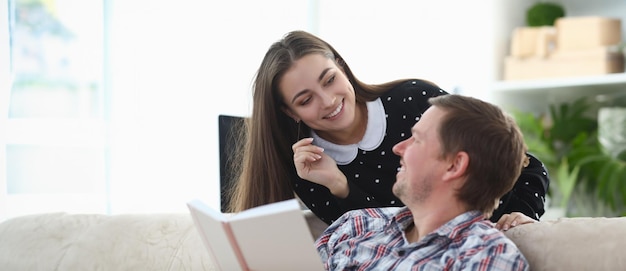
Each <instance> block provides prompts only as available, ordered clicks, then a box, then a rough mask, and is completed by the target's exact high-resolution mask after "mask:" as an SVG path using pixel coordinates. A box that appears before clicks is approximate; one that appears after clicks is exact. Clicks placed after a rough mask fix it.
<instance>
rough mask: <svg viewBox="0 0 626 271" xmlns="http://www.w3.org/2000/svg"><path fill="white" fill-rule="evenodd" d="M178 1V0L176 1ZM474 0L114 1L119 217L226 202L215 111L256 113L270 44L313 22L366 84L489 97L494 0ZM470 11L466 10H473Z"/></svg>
mask: <svg viewBox="0 0 626 271" xmlns="http://www.w3.org/2000/svg"><path fill="white" fill-rule="evenodd" d="M174 3H175V4H174ZM482 6H483V8H478V9H476V4H475V3H474V4H470V3H466V1H453V0H448V1H397V0H393V1H385V2H384V3H383V2H381V1H373V0H365V1H363V0H349V1H348V0H346V1H328V0H318V1H220V2H217V1H194V0H184V1H177V2H173V1H163V0H159V1H150V2H148V1H145V2H144V1H116V2H114V6H113V17H112V51H111V52H110V55H111V57H112V58H111V70H112V72H113V77H112V78H113V81H112V86H111V87H112V89H113V106H114V107H113V110H112V113H113V116H112V120H113V122H112V123H113V127H114V131H115V132H114V133H113V134H112V136H113V137H112V138H113V140H112V146H113V147H112V158H113V163H112V165H111V169H112V175H111V179H112V184H111V191H112V206H111V207H112V208H111V210H112V212H114V213H117V212H135V211H137V212H140V211H168V210H182V209H184V205H183V204H182V203H184V202H186V201H187V200H189V199H191V198H195V197H199V198H203V199H205V200H206V201H208V202H209V204H210V205H213V206H214V207H217V206H218V205H219V198H218V193H219V186H218V185H219V184H218V180H219V170H218V169H219V168H218V165H219V163H218V145H217V142H218V140H217V115H218V114H220V113H225V114H235V115H246V114H248V112H250V111H249V110H250V107H251V90H250V86H251V83H252V79H253V77H254V73H255V72H256V69H257V67H258V65H259V64H260V61H261V59H262V57H263V55H264V53H265V51H266V49H267V48H268V47H269V46H270V44H271V43H272V42H274V41H276V40H278V39H279V38H280V37H281V36H282V35H283V34H284V33H286V32H288V31H291V30H294V29H303V30H308V31H311V32H313V33H315V34H318V35H319V36H321V37H322V38H324V39H326V40H327V41H329V42H330V43H331V44H333V45H334V46H335V47H336V49H337V50H339V51H340V52H341V53H342V55H343V56H344V57H345V58H346V60H347V61H348V62H349V63H350V65H351V67H352V68H353V70H354V71H355V73H356V74H357V75H358V76H359V77H360V78H361V79H362V80H364V81H366V82H371V83H376V82H383V81H387V80H393V79H397V78H404V77H417V78H425V79H428V80H431V81H434V82H435V83H438V84H440V85H441V86H442V87H444V89H446V90H448V91H452V90H453V89H454V88H455V87H459V88H460V89H461V91H463V93H464V94H468V95H473V96H482V95H484V94H485V93H487V91H486V90H487V89H486V85H487V82H488V80H490V78H491V77H492V76H493V75H492V72H493V71H492V70H491V67H490V64H491V63H492V61H491V60H490V58H491V57H492V53H491V47H490V46H489V44H491V43H490V42H489V41H490V40H491V39H492V37H491V34H492V33H491V32H490V29H489V28H486V27H485V25H488V24H490V23H491V22H490V21H489V19H491V18H492V16H491V9H490V8H489V7H490V5H487V4H482ZM470 9H471V10H472V12H467V11H468V10H470Z"/></svg>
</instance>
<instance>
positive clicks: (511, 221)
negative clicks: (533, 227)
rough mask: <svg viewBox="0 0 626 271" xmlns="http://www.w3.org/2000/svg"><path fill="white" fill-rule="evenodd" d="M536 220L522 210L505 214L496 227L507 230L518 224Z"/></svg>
mask: <svg viewBox="0 0 626 271" xmlns="http://www.w3.org/2000/svg"><path fill="white" fill-rule="evenodd" d="M533 222H536V221H535V220H534V219H532V218H530V217H528V216H526V215H525V214H523V213H520V212H512V213H510V214H504V215H502V217H500V219H499V220H498V222H497V223H496V229H498V230H502V231H507V230H509V229H510V228H513V227H515V226H518V225H522V224H527V223H533Z"/></svg>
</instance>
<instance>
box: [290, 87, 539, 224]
mask: <svg viewBox="0 0 626 271" xmlns="http://www.w3.org/2000/svg"><path fill="white" fill-rule="evenodd" d="M445 94H447V93H446V92H445V91H444V90H442V89H440V88H438V87H436V86H433V85H432V84H431V83H428V82H425V81H422V80H417V79H416V80H408V81H407V82H405V83H403V84H400V85H398V86H396V87H395V88H393V89H391V90H390V91H388V92H387V93H385V94H384V95H381V96H380V97H379V98H378V99H377V100H375V101H372V102H368V103H367V109H368V123H367V128H366V131H365V136H364V137H363V139H362V140H361V142H359V143H357V144H352V145H337V144H333V143H331V142H328V141H326V140H324V139H322V138H320V137H319V136H317V135H316V134H315V133H314V132H313V133H312V135H311V136H312V137H313V138H314V141H313V144H315V145H318V146H320V147H322V148H324V152H325V153H326V154H328V155H329V156H330V157H332V158H333V159H335V161H336V162H337V165H338V167H339V169H340V170H341V171H342V172H343V173H344V174H345V175H346V179H347V180H348V185H349V188H350V194H349V195H348V197H346V198H345V199H339V198H337V197H335V196H333V195H332V194H331V193H330V191H329V190H328V188H326V187H324V186H322V185H319V184H316V183H312V182H309V181H306V180H303V179H301V178H299V177H298V176H297V175H296V176H294V178H293V180H294V183H293V185H294V191H295V192H296V194H297V196H298V197H299V198H300V199H301V200H302V202H303V203H304V204H305V205H306V206H307V207H308V208H309V209H310V210H311V211H312V212H313V213H314V214H315V215H316V216H318V217H319V218H320V219H321V220H322V221H324V222H326V223H328V224H330V223H332V222H333V221H335V220H336V219H337V218H339V216H341V215H342V214H343V213H345V212H346V211H348V210H353V209H360V208H366V207H387V206H404V204H402V202H400V200H399V199H398V198H397V197H396V196H395V195H393V193H392V186H393V184H394V183H395V178H396V173H397V172H398V167H399V166H400V157H399V156H397V155H395V154H394V153H393V151H392V148H393V146H394V145H395V144H397V143H398V142H400V141H403V140H405V139H407V138H409V137H411V128H412V127H413V125H414V124H415V122H417V121H419V119H420V117H421V116H422V114H423V113H424V111H426V109H428V107H429V106H430V104H429V103H428V98H430V97H435V96H439V95H445ZM531 167H533V169H534V170H532V172H530V173H531V174H529V175H528V176H525V175H524V174H522V176H520V180H518V182H517V184H516V185H515V188H514V189H513V190H512V191H511V192H509V193H508V194H507V195H505V196H504V197H503V198H502V200H501V204H500V207H499V208H498V209H497V210H496V212H494V216H493V217H492V220H493V219H494V218H496V215H497V218H499V217H500V216H502V214H505V213H510V212H512V211H519V212H523V213H524V214H526V215H527V216H529V217H532V218H535V219H539V217H540V216H541V215H542V214H543V212H544V208H543V203H544V197H545V191H547V183H548V176H547V172H546V170H545V168H544V167H543V165H542V164H541V162H539V161H538V160H536V158H534V157H532V158H531V163H530V165H529V166H528V167H527V168H531ZM522 179H524V181H522ZM520 182H521V185H520Z"/></svg>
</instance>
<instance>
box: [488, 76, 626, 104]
mask: <svg viewBox="0 0 626 271" xmlns="http://www.w3.org/2000/svg"><path fill="white" fill-rule="evenodd" d="M492 90H493V92H492V93H493V99H494V102H495V103H496V104H498V105H500V106H502V107H503V108H505V109H507V110H522V111H528V112H537V113H541V112H545V111H546V110H547V109H548V107H549V105H550V104H554V103H562V102H568V101H573V100H575V99H578V98H581V97H588V98H590V99H593V98H599V97H598V96H599V95H626V73H614V74H607V75H600V76H587V77H571V78H558V79H541V80H525V81H500V82H496V83H494V84H493V86H492Z"/></svg>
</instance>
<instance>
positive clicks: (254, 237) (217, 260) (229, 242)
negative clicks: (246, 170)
mask: <svg viewBox="0 0 626 271" xmlns="http://www.w3.org/2000/svg"><path fill="white" fill-rule="evenodd" d="M187 207H189V211H190V212H191V216H192V218H193V221H194V223H195V225H196V229H197V230H198V232H199V233H200V236H201V237H202V240H203V242H204V245H205V246H206V247H207V249H208V250H209V253H210V254H211V257H212V260H213V263H214V264H215V266H216V267H217V268H218V269H219V270H228V271H230V270H255V271H257V270H258V271H264V270H272V271H274V270H324V268H323V265H322V261H321V259H320V257H319V255H318V254H317V251H316V250H315V245H314V241H313V237H312V236H311V232H310V231H309V227H308V225H307V223H306V221H305V218H304V214H303V213H302V210H301V209H300V205H299V204H298V201H297V200H296V199H292V200H286V201H282V202H277V203H271V204H267V205H263V206H259V207H255V208H252V209H248V210H245V211H243V212H239V213H236V214H223V213H221V212H218V211H216V210H214V209H212V208H210V207H208V206H207V205H206V204H204V203H203V202H201V201H200V200H197V199H195V200H192V201H190V202H188V203H187Z"/></svg>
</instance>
